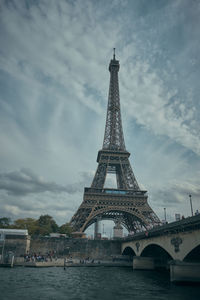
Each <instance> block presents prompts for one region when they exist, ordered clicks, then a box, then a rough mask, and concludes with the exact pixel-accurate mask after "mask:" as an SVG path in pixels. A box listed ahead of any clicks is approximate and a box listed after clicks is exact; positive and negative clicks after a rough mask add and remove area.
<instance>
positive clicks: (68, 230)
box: [59, 223, 73, 236]
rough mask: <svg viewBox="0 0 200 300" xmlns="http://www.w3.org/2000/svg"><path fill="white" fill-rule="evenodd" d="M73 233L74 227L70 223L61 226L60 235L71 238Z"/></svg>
mask: <svg viewBox="0 0 200 300" xmlns="http://www.w3.org/2000/svg"><path fill="white" fill-rule="evenodd" d="M72 231H73V229H72V227H71V226H70V223H65V224H63V225H61V226H60V227H59V232H60V233H65V234H67V235H68V236H71V234H72Z"/></svg>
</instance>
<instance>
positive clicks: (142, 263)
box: [133, 256, 155, 270]
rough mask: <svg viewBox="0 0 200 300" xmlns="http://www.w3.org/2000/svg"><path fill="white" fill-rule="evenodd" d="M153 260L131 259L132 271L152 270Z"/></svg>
mask: <svg viewBox="0 0 200 300" xmlns="http://www.w3.org/2000/svg"><path fill="white" fill-rule="evenodd" d="M154 269H155V264H154V258H153V257H141V256H134V257H133V270H154Z"/></svg>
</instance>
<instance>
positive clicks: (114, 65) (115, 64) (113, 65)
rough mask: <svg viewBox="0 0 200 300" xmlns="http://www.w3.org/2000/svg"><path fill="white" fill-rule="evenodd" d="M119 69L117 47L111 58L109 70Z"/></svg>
mask: <svg viewBox="0 0 200 300" xmlns="http://www.w3.org/2000/svg"><path fill="white" fill-rule="evenodd" d="M114 70H115V71H117V72H118V71H119V60H116V59H115V48H113V59H111V61H110V64H109V71H110V72H112V71H114Z"/></svg>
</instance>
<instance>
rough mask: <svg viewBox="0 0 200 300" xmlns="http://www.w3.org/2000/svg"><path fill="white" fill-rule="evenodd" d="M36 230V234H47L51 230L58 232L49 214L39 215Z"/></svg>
mask: <svg viewBox="0 0 200 300" xmlns="http://www.w3.org/2000/svg"><path fill="white" fill-rule="evenodd" d="M37 225H38V230H37V234H40V235H48V234H49V233H51V232H58V229H59V227H58V225H57V224H56V222H55V221H54V219H53V217H51V216H49V215H41V216H40V217H39V219H38V220H37Z"/></svg>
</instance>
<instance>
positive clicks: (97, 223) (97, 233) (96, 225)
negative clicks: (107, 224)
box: [94, 219, 101, 240]
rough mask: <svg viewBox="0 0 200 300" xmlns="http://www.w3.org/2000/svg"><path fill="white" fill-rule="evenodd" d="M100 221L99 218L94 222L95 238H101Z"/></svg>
mask: <svg viewBox="0 0 200 300" xmlns="http://www.w3.org/2000/svg"><path fill="white" fill-rule="evenodd" d="M100 237H101V236H100V221H99V219H96V221H95V223H94V239H95V240H98V239H100Z"/></svg>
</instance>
